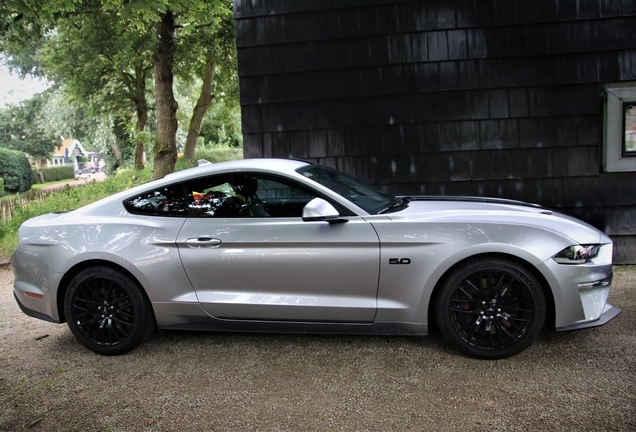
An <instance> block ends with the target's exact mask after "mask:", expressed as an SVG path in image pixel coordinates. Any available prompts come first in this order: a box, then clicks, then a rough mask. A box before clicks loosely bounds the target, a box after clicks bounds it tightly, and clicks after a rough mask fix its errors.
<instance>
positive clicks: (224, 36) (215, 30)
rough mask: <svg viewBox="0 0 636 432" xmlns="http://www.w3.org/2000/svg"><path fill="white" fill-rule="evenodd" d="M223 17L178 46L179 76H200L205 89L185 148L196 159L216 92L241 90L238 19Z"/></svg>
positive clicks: (204, 26) (202, 89) (190, 157)
mask: <svg viewBox="0 0 636 432" xmlns="http://www.w3.org/2000/svg"><path fill="white" fill-rule="evenodd" d="M226 6H227V8H228V10H229V8H231V5H230V4H229V3H227V5H226ZM221 18H222V19H221V21H220V22H219V24H218V25H216V26H208V25H202V26H199V27H195V28H194V29H193V31H192V33H190V35H189V37H187V38H183V40H182V41H181V44H179V45H178V46H177V51H176V58H177V61H178V69H177V75H178V76H179V77H181V78H182V79H184V80H185V81H186V82H188V81H190V82H193V81H195V80H193V77H196V78H198V79H197V80H196V82H197V83H198V84H199V85H200V88H201V91H200V93H199V97H198V99H197V102H196V105H195V106H194V109H193V111H192V116H191V118H190V122H189V126H188V135H187V138H186V142H185V147H184V150H183V153H184V158H186V159H190V160H192V159H193V158H194V150H195V146H196V143H197V138H198V136H199V134H200V131H201V127H202V123H203V121H204V118H205V115H206V113H207V111H208V109H209V107H210V105H211V103H212V101H213V100H214V99H215V97H216V95H217V94H219V93H221V92H222V89H226V90H227V89H228V88H232V87H233V86H235V87H236V88H237V89H238V81H237V74H236V45H235V36H234V20H233V16H232V15H231V14H224V15H222V16H221ZM228 100H230V99H229V98H227V99H226V101H228ZM237 101H238V100H237Z"/></svg>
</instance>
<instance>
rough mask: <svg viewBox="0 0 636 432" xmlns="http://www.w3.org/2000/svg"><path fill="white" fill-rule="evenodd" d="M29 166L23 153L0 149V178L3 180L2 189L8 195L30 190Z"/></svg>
mask: <svg viewBox="0 0 636 432" xmlns="http://www.w3.org/2000/svg"><path fill="white" fill-rule="evenodd" d="M31 175H32V174H31V164H30V163H29V160H28V159H27V157H26V156H25V154H24V153H22V152H19V151H16V150H8V149H4V148H0V177H2V178H4V189H5V190H6V191H7V192H10V193H16V192H24V191H28V190H29V189H31V184H32V177H31Z"/></svg>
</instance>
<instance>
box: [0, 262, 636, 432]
mask: <svg viewBox="0 0 636 432" xmlns="http://www.w3.org/2000/svg"><path fill="white" fill-rule="evenodd" d="M614 280H615V283H614V290H613V294H612V297H611V301H612V303H613V304H614V305H615V306H617V307H619V308H621V309H623V313H622V314H621V315H620V316H619V317H618V318H616V319H615V320H614V321H612V322H610V323H609V324H607V325H606V326H604V327H600V328H596V329H591V330H585V331H579V332H570V333H551V332H549V331H544V332H543V334H542V335H541V336H540V339H539V341H538V342H537V343H536V344H535V345H533V346H532V347H531V348H530V349H528V350H526V351H525V352H523V353H521V354H520V355H517V356H516V357H513V358H510V359H506V360H499V361H480V360H473V359H470V358H467V357H464V356H462V355H460V354H458V353H456V352H455V351H453V350H450V349H448V348H447V347H446V346H445V345H444V344H443V341H442V340H441V339H440V337H439V336H433V337H429V338H417V337H413V338H407V337H369V336H359V337H358V336H302V335H258V334H237V333H218V334H217V333H194V332H162V333H161V334H159V335H157V336H156V337H155V338H154V339H152V340H151V341H150V342H148V343H146V344H145V345H143V346H142V347H140V348H138V349H136V350H134V351H132V352H131V353H129V354H127V355H124V356H120V357H100V356H98V355H96V354H93V353H92V352H90V351H88V350H86V349H84V348H83V347H81V346H80V345H79V344H78V343H77V342H75V340H74V339H73V337H72V335H71V333H70V331H69V330H68V328H67V327H66V326H65V325H63V326H62V325H55V324H49V323H45V322H42V321H39V320H36V319H33V318H29V317H27V316H26V315H24V314H23V313H22V312H20V310H19V308H18V306H17V305H16V303H15V301H14V299H13V295H12V286H11V285H12V283H13V276H12V274H11V272H10V270H9V269H7V268H5V269H0V431H16V430H37V431H58V430H59V431H89V430H90V431H176V430H183V431H211V430H214V431H229V430H237V431H238V430H250V431H254V430H274V431H278V430H290V431H300V430H309V431H313V430H316V431H323V430H329V431H334V430H335V431H339V430H343V431H365V430H370V431H393V430H424V431H428V430H431V431H432V430H475V431H497V430H501V431H513V430H524V431H527V430H542V431H548V430H549V431H607V430H617V431H618V430H621V431H627V430H632V431H633V430H636V299H635V298H636V296H635V295H634V287H636V267H616V269H615V279H614Z"/></svg>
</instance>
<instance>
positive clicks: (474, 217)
mask: <svg viewBox="0 0 636 432" xmlns="http://www.w3.org/2000/svg"><path fill="white" fill-rule="evenodd" d="M387 216H388V217H389V218H391V220H394V221H399V220H402V221H414V222H447V223H484V224H500V225H501V224H506V225H520V226H528V227H534V228H540V229H545V230H548V231H552V232H554V233H555V234H557V235H561V236H564V237H567V238H569V239H570V240H571V241H572V242H573V243H579V244H604V243H611V239H610V238H609V237H608V236H607V235H605V234H604V233H603V232H601V231H600V230H598V229H596V228H594V227H593V226H591V225H589V224H587V223H585V222H583V221H580V220H578V219H576V218H573V217H571V216H567V215H564V214H561V213H557V212H554V211H552V210H549V209H546V208H543V207H541V206H538V205H536V204H528V203H523V202H520V201H512V200H503V199H496V198H479V197H454V198H449V197H413V198H412V201H411V202H410V203H409V205H408V207H407V208H405V209H404V210H401V211H399V212H395V213H390V214H387Z"/></svg>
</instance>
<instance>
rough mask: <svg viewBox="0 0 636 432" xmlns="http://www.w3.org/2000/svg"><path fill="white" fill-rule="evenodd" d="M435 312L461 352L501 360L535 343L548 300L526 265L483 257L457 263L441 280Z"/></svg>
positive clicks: (448, 338) (441, 326) (446, 333)
mask: <svg viewBox="0 0 636 432" xmlns="http://www.w3.org/2000/svg"><path fill="white" fill-rule="evenodd" d="M435 313H436V317H437V323H438V325H439V328H440V331H441V332H442V335H443V336H444V338H445V339H446V340H448V341H449V342H450V343H451V344H452V345H454V346H455V347H456V348H458V349H459V350H460V351H462V352H463V353H465V354H468V355H469V356H472V357H476V358H482V359H499V358H505V357H510V356H512V355H515V354H518V353H520V352H521V351H523V350H524V349H526V348H527V347H529V346H530V345H531V344H532V342H534V340H535V339H536V338H537V336H538V335H539V333H540V332H541V329H542V327H543V323H544V321H545V313H546V303H545V296H544V294H543V291H542V290H541V286H540V284H539V282H538V280H537V279H536V277H534V275H533V274H532V273H531V272H530V271H529V270H528V269H527V268H526V267H525V266H523V265H521V264H519V263H517V262H515V261H511V260H508V259H505V258H499V257H482V258H476V259H472V260H469V261H466V262H465V263H463V264H461V265H460V266H459V267H458V268H456V269H455V270H454V271H453V272H452V274H451V275H450V276H449V277H448V278H447V279H446V280H445V282H444V283H443V286H442V288H441V291H440V293H439V295H438V297H437V303H436V309H435Z"/></svg>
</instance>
